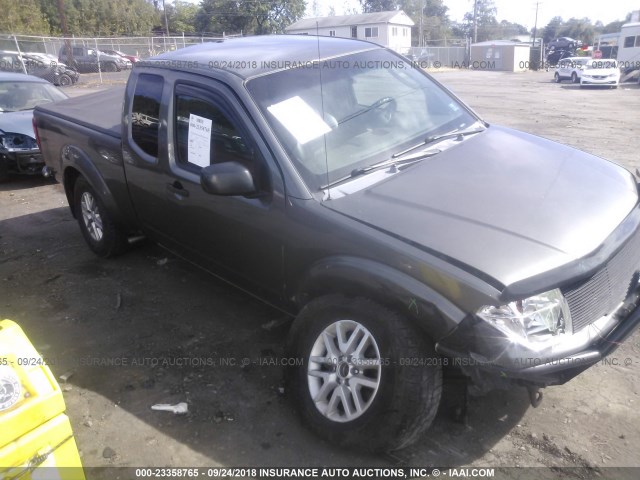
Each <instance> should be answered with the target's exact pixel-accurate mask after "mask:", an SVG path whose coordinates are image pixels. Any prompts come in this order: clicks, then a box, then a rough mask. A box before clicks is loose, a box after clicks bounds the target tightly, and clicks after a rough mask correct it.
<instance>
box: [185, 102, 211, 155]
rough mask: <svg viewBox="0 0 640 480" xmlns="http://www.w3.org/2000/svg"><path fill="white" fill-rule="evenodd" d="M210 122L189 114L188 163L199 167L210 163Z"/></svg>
mask: <svg viewBox="0 0 640 480" xmlns="http://www.w3.org/2000/svg"><path fill="white" fill-rule="evenodd" d="M210 153H211V120H210V119H208V118H204V117H199V116H198V115H194V114H193V113H191V114H190V115H189V149H188V156H187V158H188V161H189V163H193V164H195V165H199V166H201V167H208V166H209V165H210V163H211V159H210Z"/></svg>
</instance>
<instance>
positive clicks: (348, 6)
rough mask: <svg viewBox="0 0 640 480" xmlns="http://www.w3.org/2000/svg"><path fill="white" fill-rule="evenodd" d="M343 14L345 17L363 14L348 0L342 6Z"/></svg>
mask: <svg viewBox="0 0 640 480" xmlns="http://www.w3.org/2000/svg"><path fill="white" fill-rule="evenodd" d="M334 10H335V9H334ZM342 12H343V15H358V14H359V13H362V11H361V10H358V9H357V8H356V7H354V6H353V4H352V3H350V2H349V1H348V0H345V2H344V3H343V4H342Z"/></svg>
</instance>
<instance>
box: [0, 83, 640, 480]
mask: <svg viewBox="0 0 640 480" xmlns="http://www.w3.org/2000/svg"><path fill="white" fill-rule="evenodd" d="M435 76H436V78H437V79H438V80H439V81H441V82H442V83H444V84H445V85H446V86H448V87H449V88H451V89H452V90H453V91H454V92H455V93H456V94H458V95H459V96H460V97H461V98H462V99H463V100H464V101H466V102H468V103H469V104H470V105H471V106H472V107H473V108H474V109H475V110H476V111H477V112H478V113H480V114H481V115H482V116H483V117H484V118H485V119H486V120H487V121H489V122H495V123H499V124H503V125H507V126H510V127H515V128H518V129H522V130H525V131H528V132H532V133H535V134H539V135H542V136H545V137H548V138H551V139H553V140H557V141H560V142H563V143H566V144H569V145H573V146H576V147H579V148H581V149H583V150H586V151H588V152H590V153H594V154H597V155H600V156H603V157H607V158H609V159H612V160H614V161H617V162H619V163H621V164H622V165H624V166H626V167H628V168H630V169H635V167H636V166H640V87H638V86H637V85H624V86H621V87H620V88H619V89H618V90H581V89H579V88H578V87H576V86H574V85H570V84H561V85H557V84H554V83H552V82H551V77H552V73H551V72H531V73H525V74H507V73H498V72H468V71H450V72H436V73H435ZM123 77H124V75H123V76H122V78H123ZM93 90H95V88H92V87H88V86H86V84H83V85H80V86H77V87H74V88H72V89H68V91H69V93H70V94H73V95H78V94H83V93H87V92H89V91H93ZM461 173H463V172H461ZM0 317H5V318H11V319H13V320H16V321H17V322H19V323H20V324H21V325H22V327H23V328H24V329H25V330H26V332H27V334H28V335H29V337H30V338H31V340H32V341H33V342H34V343H35V345H36V346H37V348H38V349H39V350H40V352H41V353H42V354H43V355H44V356H45V357H47V358H48V359H49V362H50V364H51V368H52V370H53V371H54V373H55V374H56V375H57V376H59V375H62V374H64V373H67V372H72V373H73V375H72V376H71V377H70V378H69V380H68V382H67V383H63V387H64V395H65V399H66V402H67V407H68V414H69V416H70V417H71V421H72V424H73V427H74V431H75V434H76V439H77V442H78V445H79V448H80V450H81V455H82V461H83V463H84V465H85V466H87V467H102V466H215V465H222V466H267V465H270V466H310V465H316V466H392V465H395V464H397V463H398V462H399V463H400V464H403V465H415V466H428V465H437V466H447V467H459V466H487V467H514V466H534V467H556V466H564V467H596V468H595V469H593V470H581V471H579V472H575V471H570V470H563V471H557V470H554V469H544V470H539V471H536V473H535V477H537V478H545V477H546V478H557V476H558V475H561V476H564V477H571V478H573V477H575V478H603V477H604V478H623V477H625V476H627V477H628V478H637V471H636V472H631V471H616V472H612V471H611V470H607V469H606V467H612V466H616V467H633V466H635V467H640V456H638V448H639V446H640V408H639V407H640V395H639V392H640V332H637V333H636V334H635V335H634V336H633V337H632V338H630V339H629V340H628V341H627V342H626V343H625V344H624V345H622V346H621V347H620V348H619V349H618V350H617V351H616V353H615V360H616V362H617V363H618V365H613V364H611V363H609V364H600V365H596V366H595V367H593V368H591V369H590V370H588V371H587V372H585V373H584V374H582V375H580V376H579V377H577V378H576V379H574V380H572V381H571V382H569V383H568V384H566V385H564V386H561V387H552V388H548V389H546V390H545V392H544V394H545V398H544V401H543V403H542V405H541V406H540V407H538V408H537V409H533V408H531V407H530V404H529V400H528V397H527V394H526V391H525V390H524V389H516V390H513V391H509V392H495V393H492V394H490V395H487V396H485V397H482V398H476V399H472V402H471V405H470V412H469V424H468V426H463V425H462V424H460V423H456V422H454V421H452V420H451V419H450V417H449V415H448V409H447V408H442V409H441V412H440V414H439V415H438V418H437V420H436V422H435V424H434V426H433V427H432V429H431V430H430V431H429V432H427V434H426V435H425V436H424V438H423V439H422V440H421V442H420V443H419V444H417V445H415V446H413V447H411V448H409V449H406V450H404V451H402V452H399V453H397V454H396V455H395V456H388V457H376V458H372V457H369V456H363V455H360V454H356V453H352V452H346V451H342V450H340V449H336V448H334V447H333V446H332V445H329V444H327V443H324V442H322V441H320V440H318V439H317V438H316V437H315V436H314V435H312V434H311V433H309V432H308V431H307V430H306V429H305V428H304V427H303V426H302V425H301V424H300V423H299V421H298V420H297V418H296V417H295V416H294V414H293V413H292V410H291V408H290V406H289V405H288V403H287V401H286V398H285V397H284V396H283V395H282V393H281V390H280V386H281V383H280V382H281V377H282V370H281V368H280V367H275V366H270V365H268V364H266V365H259V364H258V361H259V359H262V361H264V359H270V358H273V357H276V356H279V355H280V354H281V353H282V348H283V338H284V336H285V334H286V329H287V326H286V324H284V325H283V324H282V322H281V320H282V319H283V316H282V314H281V313H279V312H278V311H276V310H273V309H272V308H270V307H268V306H265V305H263V304H262V303H260V302H258V301H256V300H254V299H252V298H251V297H249V296H247V295H245V294H243V293H241V292H239V291H236V290H234V289H233V288H231V287H229V286H227V285H225V284H223V283H221V282H219V281H217V280H216V279H214V278H212V277H210V276H209V275H207V274H206V273H204V272H202V271H200V270H199V269H198V268H196V267H194V266H192V265H190V264H187V263H185V262H183V261H182V260H179V259H176V258H173V257H172V256H171V255H168V254H167V253H165V252H164V251H163V250H162V249H160V248H159V247H157V246H154V245H143V246H141V247H140V248H137V249H136V250H134V251H133V252H131V253H129V254H127V255H126V256H123V257H121V258H118V259H116V260H110V261H106V260H101V259H98V258H96V257H95V256H94V255H93V254H92V253H91V252H90V251H89V249H88V248H86V247H85V245H84V241H83V239H82V237H81V235H80V231H79V229H78V226H77V224H76V223H75V220H74V219H73V218H72V217H71V215H70V213H69V211H68V208H67V204H66V200H65V197H64V195H63V194H62V192H61V188H60V187H59V186H58V185H54V184H52V183H51V182H49V181H48V180H45V179H40V178H29V179H26V178H18V177H15V178H14V179H13V180H12V181H11V182H10V183H8V184H5V185H2V186H1V187H0ZM270 322H272V324H276V326H275V327H274V328H270V329H267V328H264V326H265V325H267V324H269V323H270ZM278 324H280V325H278ZM225 359H226V360H225ZM243 359H249V360H250V363H249V364H248V365H244V366H243V365H242V364H243V363H246V361H243ZM626 359H630V360H626ZM223 361H226V362H227V365H221V363H222V362H223ZM233 362H236V364H235V365H233ZM202 363H213V365H202ZM625 363H626V365H625ZM118 364H120V365H118ZM456 399H457V397H456V395H455V392H448V393H446V397H445V399H444V402H443V403H444V404H446V403H447V402H448V401H452V400H456ZM182 401H185V402H188V404H189V413H188V414H187V415H184V416H174V415H173V414H170V413H166V412H156V411H152V410H151V409H150V407H151V405H153V404H156V403H176V402H182ZM91 475H92V476H93V478H110V477H109V474H107V473H104V472H103V473H100V472H99V471H93V472H92V474H91ZM506 475H507V476H513V477H514V478H515V477H518V478H520V476H521V473H519V472H516V471H510V472H507V473H506Z"/></svg>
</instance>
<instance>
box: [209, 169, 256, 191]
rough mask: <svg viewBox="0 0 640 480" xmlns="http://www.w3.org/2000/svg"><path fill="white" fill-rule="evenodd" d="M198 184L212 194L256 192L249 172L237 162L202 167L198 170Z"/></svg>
mask: <svg viewBox="0 0 640 480" xmlns="http://www.w3.org/2000/svg"><path fill="white" fill-rule="evenodd" d="M200 185H202V189H203V190H204V191H205V192H207V193H210V194H212V195H226V196H232V195H250V194H252V193H255V192H256V187H255V185H254V183H253V176H252V175H251V172H249V170H248V169H247V168H246V167H244V166H243V165H241V164H240V163H238V162H224V163H215V164H213V165H209V166H208V167H204V168H203V169H202V171H201V172H200Z"/></svg>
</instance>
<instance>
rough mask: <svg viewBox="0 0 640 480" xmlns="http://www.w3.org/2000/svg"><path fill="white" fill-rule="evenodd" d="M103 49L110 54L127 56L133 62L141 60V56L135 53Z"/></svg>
mask: <svg viewBox="0 0 640 480" xmlns="http://www.w3.org/2000/svg"><path fill="white" fill-rule="evenodd" d="M101 51H102V52H104V53H106V54H108V55H117V56H119V57H122V58H125V59H127V60H129V61H130V62H131V63H136V62H139V61H140V58H139V57H136V56H135V55H127V54H126V53H123V52H121V51H120V50H101Z"/></svg>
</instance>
